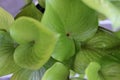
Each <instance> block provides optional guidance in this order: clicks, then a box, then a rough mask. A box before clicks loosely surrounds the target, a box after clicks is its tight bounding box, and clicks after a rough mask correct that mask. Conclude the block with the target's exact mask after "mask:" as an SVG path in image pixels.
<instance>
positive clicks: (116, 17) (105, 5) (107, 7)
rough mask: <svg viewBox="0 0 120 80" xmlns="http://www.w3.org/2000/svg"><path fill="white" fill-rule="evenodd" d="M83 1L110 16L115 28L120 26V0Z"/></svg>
mask: <svg viewBox="0 0 120 80" xmlns="http://www.w3.org/2000/svg"><path fill="white" fill-rule="evenodd" d="M82 1H83V2H84V3H85V4H86V5H88V6H89V7H91V8H93V9H94V10H96V11H98V12H100V13H102V14H104V15H105V16H106V17H108V18H109V19H110V20H111V21H112V23H113V25H114V27H113V29H116V28H119V26H120V22H119V21H120V10H119V9H120V7H119V6H118V5H120V1H118V0H82ZM114 2H116V3H117V4H115V3H114Z"/></svg>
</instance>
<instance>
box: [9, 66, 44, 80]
mask: <svg viewBox="0 0 120 80" xmlns="http://www.w3.org/2000/svg"><path fill="white" fill-rule="evenodd" d="M44 72H45V69H44V67H42V68H40V69H39V70H35V71H33V70H29V69H20V70H19V71H16V72H15V73H13V76H12V77H11V79H10V80H41V78H42V76H43V74H44Z"/></svg>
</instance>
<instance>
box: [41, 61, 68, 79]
mask: <svg viewBox="0 0 120 80" xmlns="http://www.w3.org/2000/svg"><path fill="white" fill-rule="evenodd" d="M69 73H70V72H69V69H68V68H67V67H66V66H65V65H63V64H62V63H59V62H56V63H55V64H54V65H53V66H52V67H51V68H49V69H48V70H47V71H46V72H45V74H44V75H43V77H42V80H56V79H57V80H68V77H69Z"/></svg>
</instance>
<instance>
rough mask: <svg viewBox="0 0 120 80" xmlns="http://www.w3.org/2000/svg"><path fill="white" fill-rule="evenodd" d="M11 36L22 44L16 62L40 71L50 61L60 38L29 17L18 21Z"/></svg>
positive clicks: (18, 49)
mask: <svg viewBox="0 0 120 80" xmlns="http://www.w3.org/2000/svg"><path fill="white" fill-rule="evenodd" d="M10 34H11V36H12V38H13V39H14V40H15V41H16V42H17V43H19V44H20V45H19V46H18V47H17V48H16V50H15V53H14V60H15V62H16V63H17V64H18V65H20V66H21V67H23V68H28V69H39V68H40V67H42V66H43V65H44V64H45V63H46V62H47V61H48V59H49V58H50V56H51V53H52V52H53V49H54V47H55V45H56V41H57V39H58V36H59V35H58V34H55V33H53V32H52V31H50V30H49V29H47V28H46V27H44V26H43V25H42V24H41V23H40V22H38V21H36V20H34V19H32V18H27V17H21V18H19V19H17V20H16V21H15V22H14V23H13V25H12V27H11V29H10Z"/></svg>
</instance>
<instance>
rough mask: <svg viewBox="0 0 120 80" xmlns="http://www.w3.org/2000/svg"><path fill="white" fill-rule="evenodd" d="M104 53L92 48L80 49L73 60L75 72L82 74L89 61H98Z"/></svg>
mask: <svg viewBox="0 0 120 80" xmlns="http://www.w3.org/2000/svg"><path fill="white" fill-rule="evenodd" d="M103 55H105V52H103V51H98V50H94V49H86V48H85V49H81V50H80V51H79V52H78V53H77V55H76V58H75V62H74V70H75V71H76V72H77V73H80V74H84V72H85V69H86V68H87V66H88V65H89V63H90V62H94V61H95V62H98V61H99V59H100V58H101V57H102V56H103Z"/></svg>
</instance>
